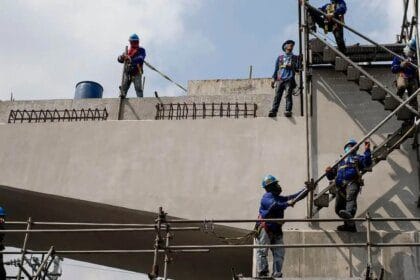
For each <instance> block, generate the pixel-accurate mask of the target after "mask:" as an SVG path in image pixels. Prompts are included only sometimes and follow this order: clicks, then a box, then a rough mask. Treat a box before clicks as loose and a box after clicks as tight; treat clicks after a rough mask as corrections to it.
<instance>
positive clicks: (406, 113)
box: [397, 107, 413, 121]
mask: <svg viewBox="0 0 420 280" xmlns="http://www.w3.org/2000/svg"><path fill="white" fill-rule="evenodd" d="M412 117H413V114H412V113H411V111H410V110H408V109H407V107H404V108H402V109H401V110H400V111H398V113H397V119H398V120H399V121H405V120H409V119H411V118H412Z"/></svg>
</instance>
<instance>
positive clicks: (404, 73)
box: [391, 39, 419, 119]
mask: <svg viewBox="0 0 420 280" xmlns="http://www.w3.org/2000/svg"><path fill="white" fill-rule="evenodd" d="M416 52H417V44H416V39H412V40H411V41H410V42H409V43H408V44H407V46H406V47H405V48H404V51H403V57H404V60H401V59H400V58H399V57H397V56H396V57H394V60H393V61H392V66H391V71H392V73H394V74H397V79H396V80H397V94H398V96H399V97H400V98H402V97H403V95H404V92H405V91H407V95H408V96H411V95H412V94H413V93H414V92H415V91H416V90H417V89H418V88H419V81H418V77H419V75H418V70H417V68H416V67H414V66H413V65H411V64H410V63H413V64H414V65H417V53H416ZM410 105H411V106H412V107H413V108H414V109H417V107H418V104H417V98H414V99H413V100H412V101H411V102H410ZM412 119H414V116H413V118H412Z"/></svg>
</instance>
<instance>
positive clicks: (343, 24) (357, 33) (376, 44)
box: [306, 2, 417, 68]
mask: <svg viewBox="0 0 420 280" xmlns="http://www.w3.org/2000/svg"><path fill="white" fill-rule="evenodd" d="M306 6H307V7H309V8H312V9H315V10H317V11H318V12H319V13H320V14H322V15H323V16H324V17H326V16H327V14H326V13H324V12H323V11H321V10H319V9H317V8H315V7H314V6H312V5H310V4H309V3H307V2H306ZM331 20H332V21H334V22H335V23H337V24H339V25H342V26H343V27H344V28H346V29H347V30H349V31H351V32H353V33H354V34H356V35H358V36H360V37H361V38H363V39H365V40H366V41H368V42H370V43H371V44H373V45H375V46H377V47H378V48H381V49H382V50H384V51H386V52H387V53H389V54H392V55H394V56H396V57H399V58H400V59H402V60H404V58H403V57H402V56H401V55H399V54H397V53H396V52H393V51H391V50H390V49H388V48H387V47H384V46H382V45H381V44H379V43H377V42H375V41H373V40H372V39H370V38H369V37H367V36H365V35H363V34H362V33H360V32H358V31H356V30H355V29H353V28H351V27H350V26H348V25H346V24H345V23H344V22H342V21H339V20H338V19H336V18H334V17H333V18H331ZM311 33H312V32H311ZM410 64H411V65H413V66H414V67H416V68H417V65H415V64H413V63H410Z"/></svg>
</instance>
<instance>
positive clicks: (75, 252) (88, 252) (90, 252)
mask: <svg viewBox="0 0 420 280" xmlns="http://www.w3.org/2000/svg"><path fill="white" fill-rule="evenodd" d="M54 252H55V254H56V255H95V254H153V253H155V249H145V250H58V251H54ZM164 252H165V250H164V249H161V250H159V253H164ZM170 252H171V253H175V254H177V253H208V252H209V250H206V249H191V250H171V251H170ZM27 253H28V254H31V255H45V254H47V253H48V251H39V250H34V251H32V250H27ZM2 254H4V255H20V254H22V252H21V251H3V252H2Z"/></svg>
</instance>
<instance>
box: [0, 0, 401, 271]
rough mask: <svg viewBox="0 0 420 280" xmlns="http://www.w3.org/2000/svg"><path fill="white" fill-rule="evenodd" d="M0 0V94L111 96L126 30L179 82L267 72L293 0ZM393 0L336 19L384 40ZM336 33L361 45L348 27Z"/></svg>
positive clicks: (291, 19) (159, 86) (290, 26)
mask: <svg viewBox="0 0 420 280" xmlns="http://www.w3.org/2000/svg"><path fill="white" fill-rule="evenodd" d="M325 1H326V0H324V1H321V0H313V1H311V3H312V4H313V5H315V6H320V5H321V4H322V3H324V2H325ZM0 3H1V4H0V40H1V41H0V100H7V99H9V98H10V93H11V92H13V94H14V96H15V98H16V99H17V100H25V99H61V98H73V97H74V87H75V85H76V83H77V82H79V81H83V80H93V81H96V82H99V83H100V84H102V85H103V87H104V97H116V96H118V94H119V93H118V86H119V84H120V81H121V71H122V67H121V65H120V64H118V63H117V61H116V58H117V56H118V55H119V54H121V53H122V52H123V50H124V48H125V46H126V45H127V39H128V36H129V35H130V34H132V33H137V34H138V35H139V36H140V38H141V44H142V45H143V46H144V47H145V48H146V51H147V60H148V61H149V62H150V63H151V64H152V65H154V66H156V67H157V68H158V69H160V70H161V71H163V72H165V73H167V74H168V75H169V76H171V77H173V78H174V79H175V80H176V81H179V82H180V83H181V84H184V85H186V84H187V82H188V80H195V79H222V78H244V77H247V75H248V67H249V65H253V66H254V75H255V76H256V77H268V76H271V74H272V72H273V67H274V60H275V59H276V56H277V55H278V54H279V53H280V47H281V44H282V43H283V42H284V41H285V40H286V39H289V38H291V39H295V40H297V38H298V35H297V22H298V18H297V0H101V1H93V0H61V1H60V0H0ZM401 3H402V0H368V1H366V0H347V4H348V8H349V11H348V14H347V16H346V22H347V23H348V24H349V25H350V26H352V27H355V28H356V29H358V30H359V31H361V32H363V33H365V34H366V35H369V36H372V37H373V39H375V40H378V41H379V42H386V43H393V42H395V38H396V34H397V33H399V32H400V26H401V22H402V4H401ZM330 37H331V36H330ZM331 38H332V37H331ZM346 40H347V42H348V43H355V42H363V41H360V40H357V37H356V36H354V35H352V36H350V35H349V34H348V33H346ZM145 76H146V87H145V96H152V95H153V91H155V90H157V91H159V92H160V94H161V95H162V96H163V95H168V96H175V95H180V94H183V93H182V92H181V91H180V90H179V89H178V88H176V87H174V86H172V85H171V84H169V83H168V82H167V81H166V80H164V79H162V78H161V77H160V76H158V75H157V74H155V73H153V72H151V71H149V70H147V69H146V73H145ZM129 96H134V93H133V90H132V89H131V90H130V92H129ZM70 266H71V265H69V267H70ZM66 272H67V275H66V277H64V279H75V277H76V276H77V278H79V279H94V278H96V279H128V274H121V275H120V277H118V275H115V274H114V272H113V273H108V274H107V275H108V276H107V277H109V278H107V277H106V276H103V274H104V273H103V270H98V269H87V268H86V267H83V268H82V267H80V266H79V268H77V266H73V268H72V269H70V268H67V271H66ZM134 276H135V278H137V277H138V275H134ZM130 279H131V278H130ZM138 279H141V278H138Z"/></svg>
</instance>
